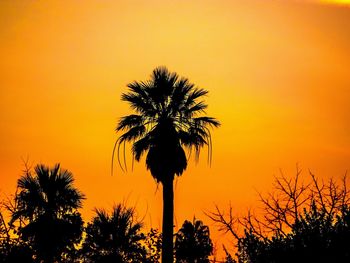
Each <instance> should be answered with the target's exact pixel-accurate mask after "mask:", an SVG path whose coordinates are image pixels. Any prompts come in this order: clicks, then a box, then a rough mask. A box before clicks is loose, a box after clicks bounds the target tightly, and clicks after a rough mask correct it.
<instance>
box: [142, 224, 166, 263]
mask: <svg viewBox="0 0 350 263" xmlns="http://www.w3.org/2000/svg"><path fill="white" fill-rule="evenodd" d="M145 244H146V249H147V262H148V263H159V262H160V257H161V250H162V234H161V233H159V232H158V230H157V229H153V228H151V230H150V231H149V232H148V233H147V236H146V240H145Z"/></svg>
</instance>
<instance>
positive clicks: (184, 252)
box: [175, 219, 213, 263]
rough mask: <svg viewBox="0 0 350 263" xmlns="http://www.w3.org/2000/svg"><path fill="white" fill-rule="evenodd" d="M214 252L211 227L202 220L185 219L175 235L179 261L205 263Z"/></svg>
mask: <svg viewBox="0 0 350 263" xmlns="http://www.w3.org/2000/svg"><path fill="white" fill-rule="evenodd" d="M212 252H213V244H212V242H211V239H210V233H209V227H208V226H205V225H203V222H202V221H200V220H196V219H193V222H190V221H187V220H186V221H185V222H184V223H183V225H182V227H181V229H180V230H179V231H178V232H177V233H176V235H175V257H176V262H178V263H205V262H209V258H208V257H209V256H210V255H211V254H212Z"/></svg>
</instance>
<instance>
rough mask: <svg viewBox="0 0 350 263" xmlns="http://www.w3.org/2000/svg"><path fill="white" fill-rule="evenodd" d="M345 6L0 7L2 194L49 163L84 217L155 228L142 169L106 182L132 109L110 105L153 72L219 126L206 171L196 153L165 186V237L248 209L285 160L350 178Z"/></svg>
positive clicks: (262, 1) (165, 0) (156, 194)
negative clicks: (173, 82)
mask: <svg viewBox="0 0 350 263" xmlns="http://www.w3.org/2000/svg"><path fill="white" fill-rule="evenodd" d="M337 2H338V3H337ZM346 2H350V1H344V0H343V1H311V0H310V1H288V0H285V1H282V0H281V1H269V0H256V1H253V0H242V1H238V0H237V1H233V0H231V1H229V0H227V1H224V0H222V1H220V0H219V1H218V0H216V1H214V0H212V1H207V0H198V1H185V0H182V1H171V0H158V1H155V0H151V1H150V0H147V1H97V0H96V1H29V0H28V1H22V0H18V1H1V2H0V39H1V41H0V52H1V60H0V70H1V71H0V72H1V73H0V74H1V77H0V124H1V129H0V145H1V147H0V176H1V177H0V178H1V179H0V180H1V181H0V196H1V198H3V197H5V196H8V195H10V194H13V193H14V190H15V186H16V180H17V179H18V178H19V176H20V175H21V174H22V170H23V167H24V166H23V160H26V159H28V160H29V163H32V164H37V163H44V164H47V165H53V164H54V163H56V162H60V163H61V165H62V166H63V167H64V168H66V169H69V170H70V171H72V172H73V174H74V175H75V179H76V182H75V184H76V186H77V187H78V188H79V189H80V190H81V191H82V192H83V193H85V195H86V197H87V200H86V201H85V203H84V209H83V211H82V212H83V215H84V218H85V220H86V221H88V220H90V218H91V216H92V209H93V208H94V207H99V208H106V209H109V208H111V206H112V205H113V204H114V203H118V202H122V201H126V202H127V204H128V205H130V206H136V208H137V211H138V215H139V216H140V217H145V223H146V226H147V227H150V226H152V227H155V228H161V218H162V216H161V213H162V200H161V186H159V188H157V185H156V184H155V182H154V180H153V179H152V177H151V175H150V174H149V172H147V171H146V169H145V168H144V161H142V162H141V163H139V164H136V165H135V167H134V170H133V171H131V169H129V171H128V173H122V171H121V169H120V168H118V166H115V174H114V175H113V176H111V174H110V166H111V153H112V148H113V144H114V142H115V140H116V138H117V136H118V135H117V134H115V132H114V128H115V126H116V123H117V121H118V119H119V118H120V117H121V116H124V115H126V114H129V113H131V111H130V109H129V108H128V105H127V104H125V103H123V102H121V100H120V95H121V93H122V92H125V91H126V84H127V83H129V82H132V81H133V80H146V79H148V77H149V75H150V73H151V72H152V70H153V69H154V68H155V67H157V66H159V65H165V66H167V67H168V68H169V69H170V70H171V71H176V72H177V73H178V74H179V75H181V76H185V77H188V78H189V79H190V80H191V81H192V82H193V83H195V84H196V85H198V86H199V87H201V88H205V89H207V90H208V91H209V95H208V97H207V98H206V101H207V103H208V104H209V108H208V111H207V113H208V115H210V116H214V117H216V118H217V119H218V120H220V122H221V123H222V126H221V127H220V128H219V129H217V130H215V131H213V134H212V135H213V144H214V149H213V163H212V165H211V167H210V166H208V164H207V161H206V155H207V152H206V149H204V151H203V155H202V158H201V159H200V162H199V163H198V164H195V163H194V162H193V161H191V162H190V164H189V168H188V169H187V171H186V172H185V173H184V175H183V176H182V177H181V178H179V179H178V180H177V181H176V191H175V224H176V229H177V228H178V227H179V226H180V225H181V224H182V222H183V221H184V219H192V218H193V216H194V215H195V216H196V217H197V218H199V219H202V220H204V222H205V223H206V224H209V225H210V226H211V222H210V221H209V219H208V218H206V217H205V215H204V214H203V211H210V210H213V208H214V205H215V204H218V205H219V206H220V207H223V208H225V207H227V206H228V204H229V203H230V202H231V204H232V206H233V207H234V209H235V211H237V213H243V212H244V211H245V210H246V209H247V208H249V207H254V206H257V205H258V203H257V202H256V201H257V199H258V197H257V194H256V191H262V192H264V191H268V190H269V189H271V184H272V182H273V176H274V175H277V174H279V170H280V169H282V170H283V171H284V173H285V174H286V175H288V176H293V174H294V172H295V167H296V164H298V165H299V167H301V168H302V169H303V170H304V175H305V176H306V175H307V171H308V169H310V170H311V171H313V172H314V173H315V174H316V175H317V176H318V177H320V178H330V177H331V176H333V177H334V178H340V177H341V176H343V175H344V173H345V172H346V171H347V170H349V169H350V116H349V113H350V4H347V3H346ZM129 166H130V167H131V161H130V159H129ZM213 231H214V227H213ZM214 232H215V231H214ZM214 234H215V235H214V237H213V238H214V240H215V239H217V238H218V236H217V234H216V233H214Z"/></svg>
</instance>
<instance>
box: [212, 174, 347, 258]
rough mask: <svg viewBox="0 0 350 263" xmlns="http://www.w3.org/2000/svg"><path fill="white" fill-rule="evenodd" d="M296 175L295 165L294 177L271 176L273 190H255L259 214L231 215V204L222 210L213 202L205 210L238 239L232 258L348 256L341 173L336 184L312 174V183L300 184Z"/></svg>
mask: <svg viewBox="0 0 350 263" xmlns="http://www.w3.org/2000/svg"><path fill="white" fill-rule="evenodd" d="M299 175H300V171H299V170H298V172H297V175H296V176H295V177H294V178H293V179H287V178H286V177H285V176H283V175H282V177H280V178H276V181H275V185H274V192H272V193H270V194H268V195H267V197H264V196H262V195H260V199H261V202H262V204H263V210H262V214H260V215H253V214H252V213H251V212H249V213H248V215H247V216H245V217H243V218H239V217H235V216H233V213H232V207H230V210H229V213H226V214H225V213H224V212H223V211H220V210H219V208H218V207H217V208H216V212H213V213H210V214H208V215H209V217H211V218H212V219H213V220H214V221H215V222H217V223H219V224H220V226H221V230H224V231H227V232H229V233H231V234H232V236H233V237H234V238H235V239H236V240H237V248H238V251H237V253H236V260H237V262H239V263H243V262H251V263H289V262H290V263H291V262H305V263H306V262H317V263H323V262H335V263H337V262H350V195H349V191H348V190H347V184H346V177H344V178H343V181H342V183H341V184H339V183H336V182H335V181H334V180H333V179H330V180H329V181H328V182H327V183H324V182H323V181H322V182H321V183H320V182H319V181H318V180H317V178H316V177H315V176H314V175H312V174H311V179H312V181H311V183H310V184H303V183H300V178H299V177H300V176H299ZM240 228H243V233H242V232H240V230H239V229H240ZM229 256H230V255H229ZM231 260H232V257H231ZM227 262H229V261H227ZM231 262H232V261H231Z"/></svg>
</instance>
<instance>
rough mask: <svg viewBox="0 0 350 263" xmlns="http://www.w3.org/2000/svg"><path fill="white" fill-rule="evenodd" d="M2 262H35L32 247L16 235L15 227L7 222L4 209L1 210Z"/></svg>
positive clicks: (0, 247)
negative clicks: (11, 226)
mask: <svg viewBox="0 0 350 263" xmlns="http://www.w3.org/2000/svg"><path fill="white" fill-rule="evenodd" d="M0 262H4V263H5V262H6V263H16V262H23V263H33V262H34V261H33V253H32V250H31V248H30V247H29V246H28V244H26V243H25V242H23V241H22V240H21V239H20V238H18V237H17V236H15V234H14V233H13V228H10V227H9V226H8V224H7V222H5V219H4V215H3V213H2V211H0Z"/></svg>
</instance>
